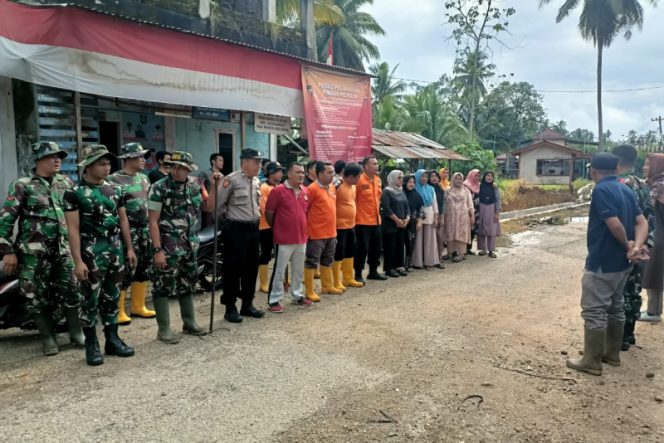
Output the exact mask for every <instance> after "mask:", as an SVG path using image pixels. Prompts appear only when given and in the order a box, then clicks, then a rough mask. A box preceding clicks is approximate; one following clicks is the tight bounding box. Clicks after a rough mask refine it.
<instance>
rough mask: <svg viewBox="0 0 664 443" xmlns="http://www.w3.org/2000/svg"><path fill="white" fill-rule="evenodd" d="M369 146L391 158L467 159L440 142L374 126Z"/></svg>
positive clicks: (418, 135)
mask: <svg viewBox="0 0 664 443" xmlns="http://www.w3.org/2000/svg"><path fill="white" fill-rule="evenodd" d="M371 147H372V148H373V149H375V150H376V151H378V152H380V153H381V154H385V155H387V156H388V157H391V158H413V159H432V158H436V159H445V160H469V159H468V158H466V157H464V156H463V155H461V154H457V153H456V152H454V151H452V150H450V149H447V148H446V147H445V146H443V145H441V144H440V143H437V142H435V141H433V140H429V139H428V138H426V137H423V136H422V135H420V134H415V133H413V132H399V131H387V130H384V129H376V128H374V129H373V142H372V146H371Z"/></svg>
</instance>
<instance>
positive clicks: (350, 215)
mask: <svg viewBox="0 0 664 443" xmlns="http://www.w3.org/2000/svg"><path fill="white" fill-rule="evenodd" d="M361 173H362V167H361V166H360V165H358V164H357V163H349V164H348V165H344V170H343V171H341V175H342V181H341V183H340V184H339V185H338V186H337V247H336V250H335V251H334V266H333V269H332V272H333V273H334V274H335V282H336V281H337V279H338V278H339V277H337V275H338V274H339V270H341V275H342V278H341V284H340V285H336V284H335V285H334V286H335V287H337V288H339V289H341V288H343V287H350V288H361V287H362V286H364V283H360V282H358V281H355V279H354V278H353V271H354V269H353V260H354V257H355V242H356V240H355V216H356V215H357V209H356V203H355V197H356V190H355V185H356V184H357V181H358V180H359V178H360V174H361Z"/></svg>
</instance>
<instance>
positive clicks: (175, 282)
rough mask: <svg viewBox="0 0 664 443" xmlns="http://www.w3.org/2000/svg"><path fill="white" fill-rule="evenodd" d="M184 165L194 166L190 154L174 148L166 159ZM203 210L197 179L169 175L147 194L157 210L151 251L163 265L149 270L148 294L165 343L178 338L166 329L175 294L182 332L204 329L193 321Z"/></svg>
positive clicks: (201, 332) (198, 332)
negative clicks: (160, 256) (160, 255)
mask: <svg viewBox="0 0 664 443" xmlns="http://www.w3.org/2000/svg"><path fill="white" fill-rule="evenodd" d="M168 163H169V164H171V165H174V164H176V165H180V166H184V167H186V168H187V169H189V170H190V171H195V170H196V169H197V167H196V165H195V164H194V162H193V157H192V156H191V154H190V153H188V152H184V151H175V152H173V153H172V154H171V159H170V161H169V162H168ZM202 209H203V190H202V189H201V185H200V182H199V181H198V179H196V178H193V177H187V178H186V180H185V181H184V182H178V181H176V180H174V179H173V177H172V175H171V174H169V175H168V176H166V178H163V179H161V180H159V181H158V182H157V183H155V184H154V185H152V188H151V189H150V193H149V195H148V210H149V211H150V212H158V213H159V220H158V221H157V226H153V231H154V230H155V228H157V229H156V230H157V232H159V238H158V239H155V238H154V237H153V238H152V240H153V245H154V247H153V253H155V254H156V253H158V252H160V251H163V252H164V254H165V255H166V268H165V269H157V267H154V269H153V273H152V285H153V286H152V296H153V302H154V307H155V310H156V311H157V325H158V326H159V332H158V333H157V338H158V339H159V340H161V341H163V342H165V343H177V342H178V341H179V339H178V338H177V336H175V334H174V333H173V331H172V330H171V328H170V312H169V301H168V297H169V296H171V295H175V296H177V297H178V302H179V304H180V313H181V316H182V321H183V323H184V327H183V331H184V332H185V333H187V334H192V335H205V333H206V332H205V330H204V329H203V328H201V327H200V326H198V324H197V323H196V316H195V311H194V298H193V297H194V288H196V281H197V276H198V268H197V264H196V254H197V252H198V246H199V244H200V240H199V239H198V233H197V232H198V226H199V225H200V220H201V211H202Z"/></svg>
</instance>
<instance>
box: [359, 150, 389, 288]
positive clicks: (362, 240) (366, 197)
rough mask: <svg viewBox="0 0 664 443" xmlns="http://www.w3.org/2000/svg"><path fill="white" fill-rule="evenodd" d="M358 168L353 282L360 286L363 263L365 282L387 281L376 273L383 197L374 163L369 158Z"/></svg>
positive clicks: (376, 166) (379, 248)
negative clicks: (367, 273)
mask: <svg viewBox="0 0 664 443" xmlns="http://www.w3.org/2000/svg"><path fill="white" fill-rule="evenodd" d="M362 166H363V167H364V173H362V175H360V179H359V180H358V182H357V185H356V186H355V187H356V194H357V195H356V200H355V202H356V203H357V215H356V216H355V221H356V225H355V233H356V234H357V249H356V252H355V263H354V265H355V280H356V281H358V282H360V283H364V278H362V271H363V270H364V264H365V261H368V262H369V275H368V276H367V278H368V279H369V280H387V277H385V276H384V275H382V274H379V273H378V265H379V264H380V252H381V232H380V197H381V195H382V193H383V188H382V184H381V181H380V177H379V176H378V160H376V157H374V156H372V155H370V156H368V157H365V158H364V160H362ZM367 257H368V260H367Z"/></svg>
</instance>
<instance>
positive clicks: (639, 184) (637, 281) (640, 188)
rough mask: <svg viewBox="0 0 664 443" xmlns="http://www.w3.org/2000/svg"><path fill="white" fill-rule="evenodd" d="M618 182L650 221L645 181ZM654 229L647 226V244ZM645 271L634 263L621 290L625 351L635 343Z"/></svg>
mask: <svg viewBox="0 0 664 443" xmlns="http://www.w3.org/2000/svg"><path fill="white" fill-rule="evenodd" d="M619 180H620V182H621V183H623V184H625V185H627V187H629V188H630V189H631V190H632V192H634V196H635V197H636V202H637V203H638V205H639V208H641V211H643V216H644V217H645V218H646V219H647V220H650V219H651V218H652V217H651V215H652V214H654V208H653V205H652V200H651V198H650V190H649V188H648V185H647V184H646V182H645V181H643V180H641V179H640V178H638V177H636V176H634V175H623V176H621V177H620V178H619ZM653 232H654V229H653V226H652V224H649V239H648V240H649V243H650V240H651V237H652V235H653ZM644 269H645V265H644V263H636V264H635V265H634V267H633V269H632V272H631V273H630V274H629V277H628V278H627V283H626V284H625V288H624V289H623V296H624V297H625V332H624V334H623V346H622V349H623V350H627V349H628V348H629V345H633V344H635V343H636V339H635V337H634V326H635V324H636V321H637V320H638V319H639V318H640V317H641V304H642V298H641V290H642V289H643V288H642V286H641V279H642V277H643V271H644Z"/></svg>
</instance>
